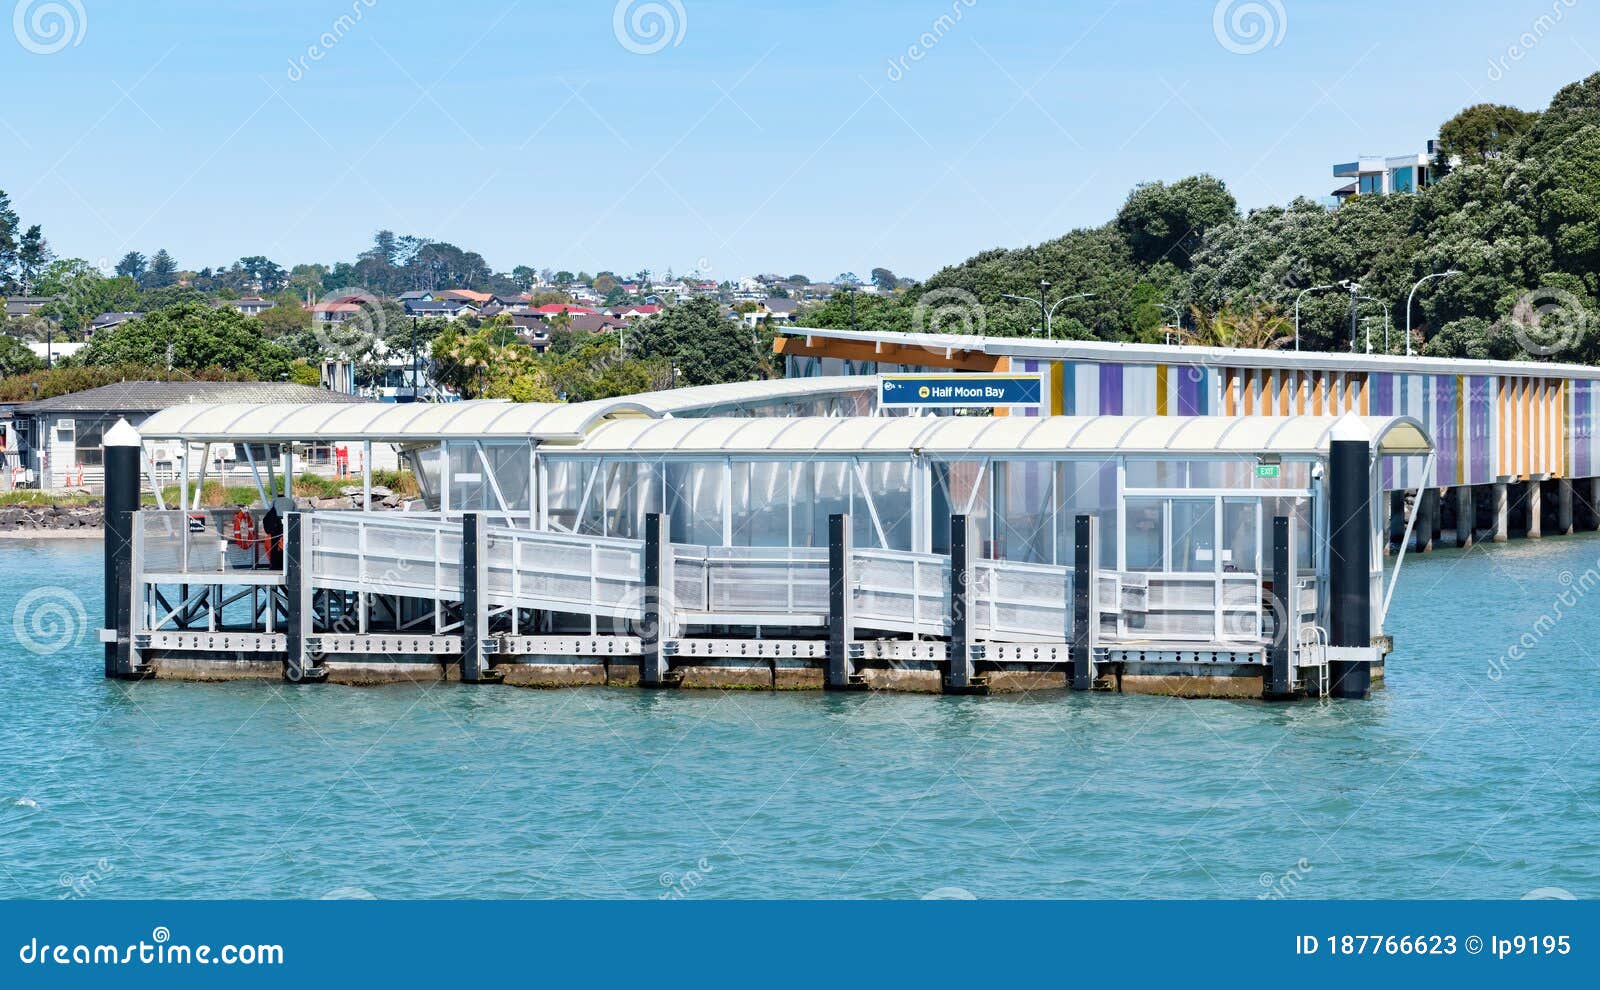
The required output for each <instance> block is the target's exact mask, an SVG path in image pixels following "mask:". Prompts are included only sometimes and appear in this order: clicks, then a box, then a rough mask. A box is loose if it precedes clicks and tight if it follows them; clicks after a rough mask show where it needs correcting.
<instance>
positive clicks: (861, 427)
mask: <svg viewBox="0 0 1600 990" xmlns="http://www.w3.org/2000/svg"><path fill="white" fill-rule="evenodd" d="M1340 422H1341V420H1338V419H1334V418H1331V417H1323V416H1291V417H1283V418H1270V417H1263V416H1249V417H1226V416H1048V417H1035V418H1026V417H1021V416H1003V417H979V416H947V417H938V418H911V417H888V418H865V417H850V418H843V419H822V418H814V417H813V418H800V419H720V418H718V419H672V420H644V421H638V420H635V421H620V422H612V423H605V424H602V425H600V426H598V427H596V428H595V429H594V430H593V431H592V432H591V433H590V434H589V435H588V437H587V438H585V439H584V440H582V441H581V442H578V443H574V444H572V445H570V446H557V447H549V448H546V453H547V454H551V455H555V456H560V455H562V454H567V453H573V454H579V453H581V454H622V453H632V454H645V455H650V454H662V455H666V454H672V455H679V454H690V455H708V454H711V455H715V454H735V453H740V454H789V455H807V454H812V455H814V454H835V455H847V454H890V453H903V452H905V451H907V450H920V451H922V452H923V453H926V454H932V455H935V456H968V455H980V456H987V455H1004V454H1052V453H1059V452H1062V451H1078V452H1091V453H1092V452H1103V453H1118V454H1151V455H1154V456H1164V457H1170V456H1180V455H1182V456H1198V455H1203V454H1230V453H1232V454H1241V455H1252V456H1253V455H1256V454H1308V455H1316V454H1322V453H1325V452H1326V451H1327V449H1328V443H1329V440H1330V434H1331V433H1332V431H1333V429H1334V426H1335V424H1338V423H1340ZM1342 422H1343V423H1344V426H1345V427H1346V428H1349V427H1351V426H1359V427H1360V428H1362V430H1363V431H1364V432H1365V434H1366V435H1367V436H1370V437H1371V438H1372V442H1373V444H1374V446H1375V447H1376V448H1377V449H1378V450H1379V451H1380V452H1382V453H1385V454H1394V455H1405V454H1426V453H1428V452H1429V451H1430V450H1432V449H1433V444H1432V441H1431V440H1429V438H1428V435H1427V432H1426V431H1425V430H1424V429H1423V426H1422V424H1421V423H1419V422H1417V421H1416V420H1414V419H1410V418H1406V417H1346V418H1345V420H1344V421H1342Z"/></svg>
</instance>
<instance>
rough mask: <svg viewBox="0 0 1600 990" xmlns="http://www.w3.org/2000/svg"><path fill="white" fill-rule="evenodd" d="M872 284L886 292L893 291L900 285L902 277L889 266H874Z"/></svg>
mask: <svg viewBox="0 0 1600 990" xmlns="http://www.w3.org/2000/svg"><path fill="white" fill-rule="evenodd" d="M872 284H873V285H875V286H877V287H878V288H879V289H882V290H883V291H884V292H893V291H894V290H896V289H898V288H899V287H900V279H899V278H898V277H896V276H895V273H894V272H892V271H890V270H889V269H887V268H874V269H873V270H872Z"/></svg>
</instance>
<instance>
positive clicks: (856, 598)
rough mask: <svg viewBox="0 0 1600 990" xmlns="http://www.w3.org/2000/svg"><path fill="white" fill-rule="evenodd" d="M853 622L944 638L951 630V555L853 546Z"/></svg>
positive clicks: (851, 575)
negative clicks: (866, 548) (867, 548)
mask: <svg viewBox="0 0 1600 990" xmlns="http://www.w3.org/2000/svg"><path fill="white" fill-rule="evenodd" d="M850 583H851V595H852V606H853V608H854V613H855V620H856V625H858V626H867V627H869V628H873V629H883V630H887V631H891V632H909V633H918V634H922V635H929V636H943V635H946V634H948V633H949V631H950V558H949V557H943V556H939V555H937V554H920V553H905V552H903V551H899V550H863V549H857V550H853V551H852V552H851V554H850Z"/></svg>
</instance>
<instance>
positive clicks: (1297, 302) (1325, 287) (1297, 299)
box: [1294, 285, 1338, 351]
mask: <svg viewBox="0 0 1600 990" xmlns="http://www.w3.org/2000/svg"><path fill="white" fill-rule="evenodd" d="M1337 288H1338V286H1337V285H1313V286H1312V287H1311V288H1309V289H1301V290H1300V294H1299V295H1298V296H1295V297H1294V349H1295V350H1297V351H1298V350H1299V349H1300V301H1301V300H1302V299H1304V298H1305V297H1306V294H1307V293H1310V292H1326V291H1327V290H1328V289H1337Z"/></svg>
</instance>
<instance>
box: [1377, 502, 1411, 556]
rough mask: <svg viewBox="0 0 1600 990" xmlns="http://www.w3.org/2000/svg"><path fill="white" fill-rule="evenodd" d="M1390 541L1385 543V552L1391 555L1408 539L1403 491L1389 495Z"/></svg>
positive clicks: (1387, 540)
mask: <svg viewBox="0 0 1600 990" xmlns="http://www.w3.org/2000/svg"><path fill="white" fill-rule="evenodd" d="M1386 534H1387V536H1388V539H1386V540H1384V541H1383V552H1384V553H1385V554H1387V553H1389V552H1390V551H1391V550H1393V549H1394V548H1396V547H1398V546H1399V545H1400V541H1401V540H1404V539H1405V538H1406V493H1405V492H1403V491H1397V492H1390V493H1389V517H1388V528H1387V530H1386Z"/></svg>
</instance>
